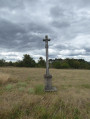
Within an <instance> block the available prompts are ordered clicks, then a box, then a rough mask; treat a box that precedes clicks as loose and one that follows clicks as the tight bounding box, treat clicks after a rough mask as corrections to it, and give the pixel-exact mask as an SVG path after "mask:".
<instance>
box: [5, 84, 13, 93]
mask: <svg viewBox="0 0 90 119" xmlns="http://www.w3.org/2000/svg"><path fill="white" fill-rule="evenodd" d="M12 88H13V85H12V84H8V85H7V86H6V87H5V89H6V90H8V91H10V90H11V89H12Z"/></svg>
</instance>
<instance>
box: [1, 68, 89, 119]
mask: <svg viewBox="0 0 90 119" xmlns="http://www.w3.org/2000/svg"><path fill="white" fill-rule="evenodd" d="M0 71H1V72H3V74H9V76H11V79H12V80H13V81H7V83H6V84H5V85H2V86H1V87H0V119H90V113H89V112H90V70H56V69H51V70H50V72H51V74H52V75H53V85H54V86H56V87H57V89H58V91H57V92H52V93H45V92H43V86H44V80H43V79H44V78H43V75H44V73H45V69H38V68H0ZM5 79H6V78H5ZM16 79H17V82H14V80H16Z"/></svg>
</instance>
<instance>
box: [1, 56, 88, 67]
mask: <svg viewBox="0 0 90 119" xmlns="http://www.w3.org/2000/svg"><path fill="white" fill-rule="evenodd" d="M49 63H50V67H52V68H56V69H90V62H87V61H85V60H83V59H68V58H67V59H50V60H49ZM45 64H46V63H45V60H44V59H43V58H42V57H40V58H39V60H38V62H35V60H34V59H33V58H32V57H31V56H30V55H28V54H25V55H24V56H23V59H22V60H19V61H16V62H11V61H10V62H6V61H5V60H4V59H2V60H0V66H1V67H4V66H14V67H42V68H44V67H45Z"/></svg>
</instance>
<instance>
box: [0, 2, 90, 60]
mask: <svg viewBox="0 0 90 119" xmlns="http://www.w3.org/2000/svg"><path fill="white" fill-rule="evenodd" d="M89 6H90V0H76V1H75V0H68V1H67V0H53V1H49V0H45V1H43V0H38V1H36V0H14V1H12V0H6V1H4V0H0V51H1V50H2V51H7V52H8V51H10V52H18V53H22V54H23V53H24V54H25V53H27V52H31V53H32V56H33V55H34V56H35V55H38V56H39V55H42V56H44V55H45V54H44V52H43V49H44V48H45V43H44V42H43V38H44V37H45V35H49V37H50V38H51V41H50V42H49V46H50V49H54V50H55V51H56V52H54V53H53V52H52V53H51V54H49V56H50V57H51V58H55V57H58V55H59V52H60V51H62V50H69V51H70V53H69V56H70V57H71V56H77V57H79V55H83V56H84V57H85V56H87V55H88V56H90V53H89V52H90V49H89V46H88V47H86V46H84V45H87V44H80V43H77V44H76V42H78V41H77V38H79V37H78V36H82V37H83V36H84V38H85V36H87V35H88V37H87V38H88V39H89V37H90V35H89V34H90V7H89ZM13 10H14V12H13ZM82 37H81V38H82ZM84 38H83V39H80V40H79V42H81V43H82V42H83V41H84V40H85V39H84ZM75 39H76V40H75ZM76 45H78V47H77V46H76ZM79 49H84V50H85V51H86V52H85V53H80V52H79V53H74V52H73V51H74V50H79ZM10 56H11V55H10ZM10 56H6V59H7V60H8V57H10ZM38 56H37V57H38ZM63 56H65V57H67V55H65V54H63V55H62V56H61V57H63ZM12 57H14V56H12ZM12 57H10V58H11V60H14V59H13V58H12ZM35 59H36V57H35Z"/></svg>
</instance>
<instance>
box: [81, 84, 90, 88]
mask: <svg viewBox="0 0 90 119" xmlns="http://www.w3.org/2000/svg"><path fill="white" fill-rule="evenodd" d="M81 86H82V87H83V88H87V89H90V84H82V85H81Z"/></svg>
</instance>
